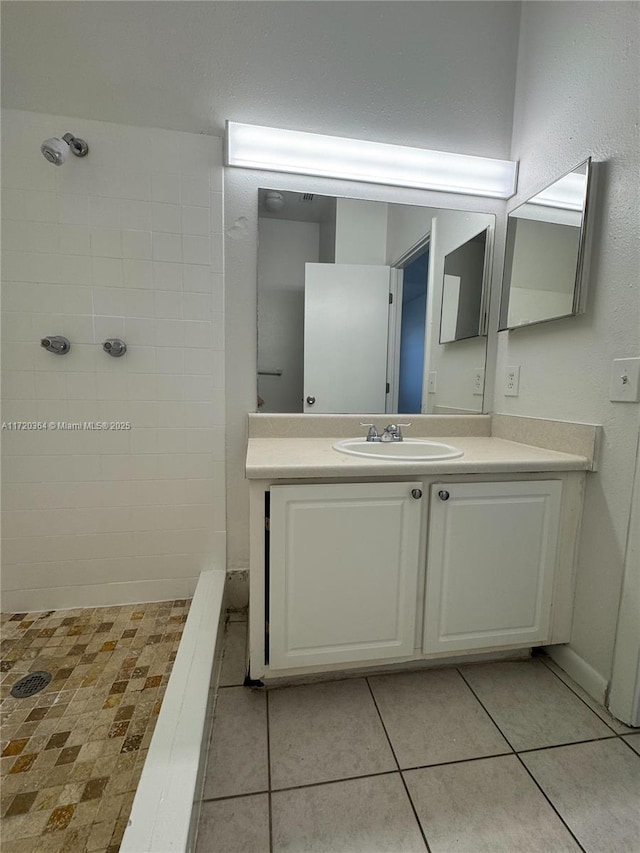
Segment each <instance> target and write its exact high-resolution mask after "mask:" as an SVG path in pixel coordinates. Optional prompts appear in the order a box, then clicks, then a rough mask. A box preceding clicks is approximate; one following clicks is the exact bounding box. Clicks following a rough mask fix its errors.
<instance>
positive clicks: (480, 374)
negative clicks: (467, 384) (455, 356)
mask: <svg viewBox="0 0 640 853" xmlns="http://www.w3.org/2000/svg"><path fill="white" fill-rule="evenodd" d="M483 394H484V367H476V368H475V370H474V371H473V395H474V397H482V395H483Z"/></svg>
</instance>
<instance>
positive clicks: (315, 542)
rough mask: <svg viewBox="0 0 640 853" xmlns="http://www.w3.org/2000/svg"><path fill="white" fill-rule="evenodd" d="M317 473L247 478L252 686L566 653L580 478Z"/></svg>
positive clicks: (511, 473)
mask: <svg viewBox="0 0 640 853" xmlns="http://www.w3.org/2000/svg"><path fill="white" fill-rule="evenodd" d="M486 441H491V439H486ZM283 444H284V442H283ZM500 447H501V445H500V444H499V443H498V450H500ZM534 451H535V449H534ZM534 451H529V450H528V449H527V448H526V447H525V448H524V449H523V451H522V454H523V457H524V458H525V461H524V462H523V463H521V464H522V465H523V466H524V465H526V464H533V463H530V462H528V457H526V456H524V454H525V453H531V454H533V452H534ZM284 452H285V449H284V448H283V453H284ZM286 452H287V453H289V452H290V451H289V450H288V449H287V450H286ZM507 452H511V453H513V451H512V450H511V446H508V447H507V449H506V450H505V451H504V453H505V454H506V453H507ZM538 452H539V451H538ZM470 455H471V453H470V452H469V456H470ZM570 459H571V458H570ZM330 460H331V457H330ZM322 461H323V457H322V456H320V455H319V458H318V463H317V465H316V466H315V468H314V469H313V470H311V471H310V472H309V474H307V476H303V477H300V476H298V477H293V478H290V477H289V478H288V477H287V473H288V471H289V470H290V469H289V468H288V467H285V465H284V463H280V462H279V461H278V462H277V464H276V463H274V464H273V466H272V467H273V469H274V470H273V475H272V476H269V470H268V469H267V470H264V469H258V470H257V471H256V475H254V477H253V479H252V481H251V486H250V511H251V531H250V535H251V540H250V555H251V571H250V584H251V587H250V613H249V619H250V632H249V633H250V676H251V678H252V679H257V680H261V679H267V680H268V679H270V678H278V677H282V676H287V677H289V676H298V675H307V674H313V673H321V672H330V671H337V670H341V669H345V670H346V669H353V668H358V667H365V666H366V667H378V666H383V665H385V664H398V665H406V664H407V663H408V662H412V661H426V660H442V661H443V662H444V661H446V660H447V658H456V657H458V658H460V657H465V656H467V655H473V654H480V653H483V654H486V653H490V654H494V653H495V654H499V653H509V652H510V651H513V650H516V649H525V648H528V647H531V646H541V645H553V644H557V643H567V642H569V640H570V639H571V620H572V611H573V593H574V586H575V552H576V542H577V536H578V531H579V526H580V517H581V511H582V497H583V491H584V484H585V471H584V470H578V469H575V470H563V469H560V468H559V467H558V466H557V467H556V468H555V469H553V468H552V470H544V469H543V470H538V471H527V470H526V469H525V470H522V471H519V470H517V469H516V470H513V468H515V465H514V464H513V463H512V462H511V461H510V462H509V465H510V467H511V469H512V470H504V471H491V470H486V471H484V470H483V471H482V472H477V471H469V472H466V471H464V470H463V471H459V472H456V473H454V472H453V471H452V472H451V473H448V472H447V473H445V472H442V473H439V474H438V473H436V472H432V471H429V472H427V471H426V470H423V471H421V472H420V473H418V472H417V471H413V470H411V468H413V465H412V463H403V466H402V467H403V469H404V470H403V471H400V470H399V467H400V466H397V467H396V470H395V471H394V472H393V475H392V476H388V477H384V476H381V475H379V473H378V470H375V473H374V474H373V476H371V475H369V476H367V474H366V473H361V472H365V471H367V468H366V467H365V465H364V464H363V465H361V468H360V469H359V475H358V474H355V473H354V474H353V475H352V476H350V477H346V476H345V474H344V472H343V470H342V468H340V469H338V470H339V471H340V474H342V476H340V477H338V476H336V469H337V465H333V463H332V460H331V461H329V462H328V463H327V465H326V468H327V475H326V476H324V477H323V476H322V472H323V470H324V466H323V464H321V463H322ZM534 461H535V460H534ZM552 462H553V459H552V460H551V463H552ZM551 463H550V464H551ZM444 464H447V466H448V467H451V468H453V467H454V466H456V465H457V466H458V468H461V467H462V466H463V465H467V466H469V467H470V466H471V464H477V463H475V462H473V463H472V462H470V461H469V460H468V458H466V461H465V459H463V460H454V461H453V462H452V463H442V465H443V467H444ZM506 465H507V463H505V467H506ZM330 466H332V467H330ZM410 466H411V467H410ZM342 467H344V466H342ZM350 467H352V466H351V465H350ZM424 467H425V468H426V467H427V466H426V465H425V466H424ZM485 467H488V466H485ZM291 468H292V469H294V470H295V468H294V463H292V464H291ZM407 468H409V470H408V471H407V470H406V469H407ZM405 471H406V473H405ZM252 473H253V471H252ZM372 473H373V472H372ZM257 474H261V475H262V476H257ZM440 492H443V493H444V492H446V493H447V495H448V497H447V499H446V500H443V499H442V496H441V495H440V494H439V493H440ZM414 494H415V495H416V497H414ZM265 519H266V523H265Z"/></svg>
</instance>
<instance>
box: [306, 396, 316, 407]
mask: <svg viewBox="0 0 640 853" xmlns="http://www.w3.org/2000/svg"><path fill="white" fill-rule="evenodd" d="M315 401H316V398H315V397H307V404H308V405H309V406H313V404H314V403H315Z"/></svg>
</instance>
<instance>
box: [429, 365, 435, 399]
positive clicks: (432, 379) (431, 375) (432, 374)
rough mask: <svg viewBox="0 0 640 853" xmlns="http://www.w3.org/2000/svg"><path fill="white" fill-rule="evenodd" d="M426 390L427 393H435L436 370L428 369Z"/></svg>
mask: <svg viewBox="0 0 640 853" xmlns="http://www.w3.org/2000/svg"><path fill="white" fill-rule="evenodd" d="M427 392H428V393H429V394H435V393H436V371H435V370H430V371H429V373H428V378H427Z"/></svg>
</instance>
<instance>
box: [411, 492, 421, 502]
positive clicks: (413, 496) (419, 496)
mask: <svg viewBox="0 0 640 853" xmlns="http://www.w3.org/2000/svg"><path fill="white" fill-rule="evenodd" d="M411 497H412V498H415V499H416V500H417V501H419V500H420V498H421V497H422V489H411Z"/></svg>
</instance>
